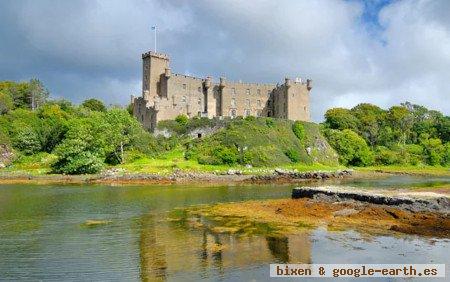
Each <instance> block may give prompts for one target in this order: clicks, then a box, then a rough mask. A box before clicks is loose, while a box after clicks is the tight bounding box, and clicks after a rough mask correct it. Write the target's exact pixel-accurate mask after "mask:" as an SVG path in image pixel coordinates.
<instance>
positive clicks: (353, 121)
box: [325, 108, 359, 131]
mask: <svg viewBox="0 0 450 282" xmlns="http://www.w3.org/2000/svg"><path fill="white" fill-rule="evenodd" d="M325 124H326V125H327V127H329V128H331V129H339V130H343V129H351V130H353V131H357V130H358V125H359V120H358V119H357V118H356V117H355V116H354V115H353V114H352V112H351V111H350V110H348V109H343V108H333V109H329V110H328V111H327V112H326V113H325Z"/></svg>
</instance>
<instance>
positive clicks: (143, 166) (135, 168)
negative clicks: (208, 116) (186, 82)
mask: <svg viewBox="0 0 450 282" xmlns="http://www.w3.org/2000/svg"><path fill="white" fill-rule="evenodd" d="M117 167H119V168H123V169H125V170H126V171H127V172H131V173H158V174H170V173H172V172H173V171H174V170H175V169H179V170H181V171H187V172H226V171H228V170H229V169H235V170H240V171H242V173H244V174H256V175H258V174H266V173H267V172H268V170H273V169H275V168H283V169H291V170H293V169H297V170H298V171H302V172H303V171H317V170H322V171H335V170H338V169H345V167H343V166H327V165H322V164H312V165H307V164H302V163H292V164H287V165H280V166H276V167H245V166H242V165H234V166H228V165H203V164H199V163H198V162H197V161H196V160H186V159H185V158H184V150H183V149H182V148H181V147H179V148H176V149H174V150H172V151H170V152H168V153H166V154H164V155H162V156H161V157H159V158H155V159H151V158H141V159H138V160H136V161H134V162H132V163H127V164H122V165H119V166H117Z"/></svg>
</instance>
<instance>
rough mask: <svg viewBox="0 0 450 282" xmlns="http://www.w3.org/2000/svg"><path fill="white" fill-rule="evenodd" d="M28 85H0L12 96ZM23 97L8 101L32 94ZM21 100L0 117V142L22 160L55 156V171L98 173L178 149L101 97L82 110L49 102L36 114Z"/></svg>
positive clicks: (88, 103) (86, 103) (87, 103)
mask: <svg viewBox="0 0 450 282" xmlns="http://www.w3.org/2000/svg"><path fill="white" fill-rule="evenodd" d="M26 84H27V83H16V84H14V83H10V82H8V83H3V84H1V83H0V85H3V88H2V89H9V90H8V91H9V92H8V91H7V93H13V94H14V93H22V94H23V93H26V90H27V89H28V87H29V86H26ZM5 85H6V86H7V87H5ZM22 94H21V95H18V94H17V95H16V94H14V95H15V96H14V95H13V96H9V95H8V97H13V98H14V99H19V102H20V101H21V100H20V99H21V98H20V97H23V95H25V96H26V95H27V94H23V95H22ZM2 97H3V96H2ZM18 97H19V98H18ZM19 102H17V103H15V104H14V105H12V106H11V107H9V108H8V110H7V111H3V114H2V115H0V142H1V143H2V144H5V145H9V146H12V147H13V148H14V149H15V150H16V151H17V153H18V154H17V155H18V157H19V158H20V157H21V156H23V157H26V156H32V155H35V154H40V153H42V152H46V153H51V154H52V155H54V156H55V158H54V162H53V163H52V164H51V167H52V169H53V171H54V172H56V173H66V174H84V173H95V172H98V171H100V170H101V169H102V168H103V167H104V166H105V165H106V164H111V165H115V164H118V163H122V162H123V161H124V159H125V158H127V157H128V156H130V155H133V156H135V155H136V154H139V155H145V156H149V157H154V156H156V155H157V154H158V153H160V152H163V151H165V150H167V149H171V148H173V146H174V145H173V144H170V142H168V141H165V140H157V139H156V138H154V137H153V136H152V135H151V134H150V133H148V132H147V131H145V130H144V129H143V128H142V127H141V125H140V124H139V122H138V121H137V120H136V119H135V118H134V117H132V116H131V115H130V114H129V113H128V111H126V110H124V109H119V108H112V109H106V107H105V106H104V104H103V103H102V102H101V101H99V100H96V99H89V100H86V101H85V102H83V103H82V104H81V106H74V105H72V104H71V103H70V102H68V101H65V100H53V101H45V102H43V103H42V104H36V105H37V106H36V109H34V110H32V108H31V107H30V105H27V104H22V103H19ZM3 108H5V107H3Z"/></svg>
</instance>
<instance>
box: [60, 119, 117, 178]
mask: <svg viewBox="0 0 450 282" xmlns="http://www.w3.org/2000/svg"><path fill="white" fill-rule="evenodd" d="M68 128H69V130H68V131H67V133H66V134H65V139H64V140H63V141H62V142H61V143H60V144H58V145H57V146H56V147H55V149H54V150H53V153H54V154H55V155H56V156H57V161H56V162H55V163H54V164H53V165H52V168H53V170H54V171H55V172H56V173H66V174H85V173H96V172H98V171H100V169H101V168H102V167H103V163H104V160H105V156H106V152H107V150H108V146H110V140H107V139H106V138H107V137H106V136H105V133H106V132H108V131H109V130H110V129H111V128H110V127H109V125H108V124H107V123H105V121H104V119H103V117H102V115H101V114H97V113H93V114H92V115H90V116H89V117H85V118H76V119H72V120H71V121H70V122H69V124H68Z"/></svg>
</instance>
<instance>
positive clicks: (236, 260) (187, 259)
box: [139, 214, 312, 281]
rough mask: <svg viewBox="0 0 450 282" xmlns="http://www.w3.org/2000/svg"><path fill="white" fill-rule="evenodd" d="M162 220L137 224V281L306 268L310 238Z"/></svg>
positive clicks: (154, 218) (157, 217) (145, 219)
mask: <svg viewBox="0 0 450 282" xmlns="http://www.w3.org/2000/svg"><path fill="white" fill-rule="evenodd" d="M164 216H165V215H163V214H159V215H154V214H146V215H143V216H142V217H141V219H140V221H141V225H140V229H139V232H140V235H139V247H140V264H141V266H140V271H141V273H140V274H141V280H142V281H154V280H165V279H167V278H168V275H169V276H171V275H177V273H186V272H188V273H189V272H191V273H196V274H197V275H200V277H202V278H212V277H214V278H217V277H223V276H224V275H225V274H226V272H227V271H230V270H232V269H248V268H253V267H257V266H259V265H268V264H270V263H274V262H279V263H311V248H312V247H311V246H312V243H311V239H310V233H308V232H305V233H301V234H295V235H290V236H270V235H269V236H262V235H251V236H249V235H236V234H224V233H215V232H213V231H212V230H211V229H210V228H209V227H207V226H206V225H205V226H203V225H200V224H198V223H197V227H195V228H193V227H192V222H187V221H185V222H182V223H179V222H170V221H167V220H166V219H165V218H164Z"/></svg>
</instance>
